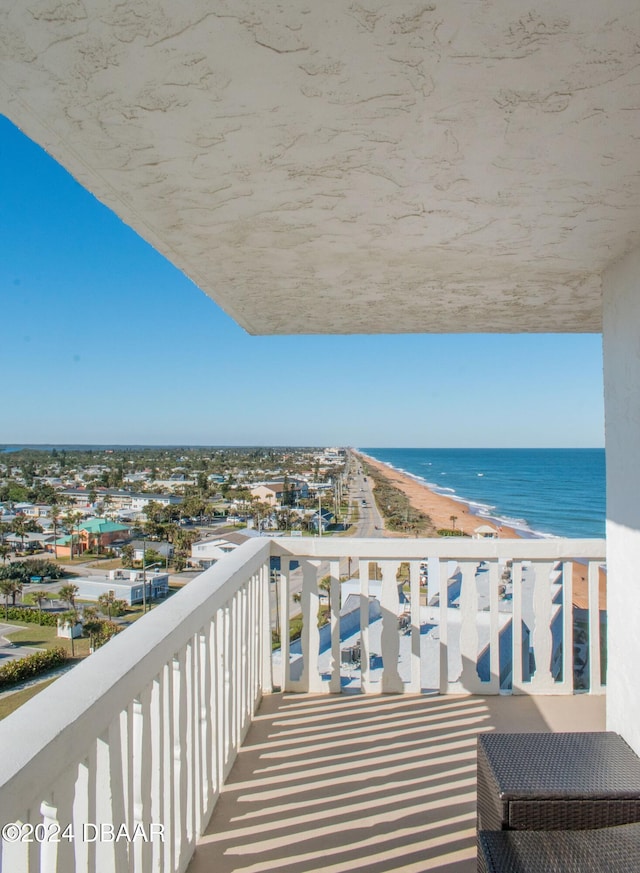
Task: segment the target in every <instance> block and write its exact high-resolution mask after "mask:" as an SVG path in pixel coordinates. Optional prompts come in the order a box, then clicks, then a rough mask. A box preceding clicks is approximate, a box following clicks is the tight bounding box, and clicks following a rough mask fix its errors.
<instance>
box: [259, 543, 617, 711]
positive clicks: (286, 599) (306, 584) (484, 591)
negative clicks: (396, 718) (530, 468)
mask: <svg viewBox="0 0 640 873" xmlns="http://www.w3.org/2000/svg"><path fill="white" fill-rule="evenodd" d="M273 551H274V554H276V555H279V556H280V561H281V568H280V569H281V573H280V581H279V603H280V604H281V608H280V610H279V612H280V614H281V615H280V619H281V621H280V624H281V634H282V659H281V666H280V671H279V676H278V684H281V685H282V687H283V688H284V689H285V690H287V691H311V692H315V693H320V692H337V691H340V689H341V686H344V685H348V686H351V687H354V686H355V687H359V690H360V691H362V692H364V693H375V692H383V693H384V692H387V693H389V692H390V693H402V692H405V691H408V692H412V693H416V692H420V691H421V690H423V689H425V688H426V689H429V690H436V691H439V692H440V693H442V694H447V693H451V692H467V693H474V694H498V693H505V692H507V693H508V692H511V693H516V694H573V693H574V691H575V690H589V691H590V692H591V693H593V694H600V693H602V692H603V690H604V681H603V674H604V664H603V662H602V654H603V653H604V651H605V648H606V646H605V638H604V637H605V628H606V615H605V613H604V611H601V610H600V609H599V606H598V604H599V587H600V576H601V573H602V570H601V567H602V564H603V563H604V553H605V543H604V540H563V539H546V540H470V539H462V538H459V537H455V538H440V539H434V540H419V539H414V540H409V539H402V540H400V539H370V540H348V539H341V538H338V537H325V538H321V537H315V538H308V539H300V538H288V539H278V540H276V541H274V545H273ZM576 562H579V563H576ZM292 564H293V565H294V566H297V565H299V566H297V569H296V571H295V572H296V573H297V575H298V579H297V583H296V584H297V587H299V595H300V604H301V608H302V613H303V619H304V621H303V632H302V637H301V640H300V642H298V643H295V644H294V643H291V642H290V641H289V639H288V634H287V632H286V629H287V627H288V619H289V609H290V605H291V591H292V586H293V584H294V579H293V576H294V574H293V573H292V571H291V566H292ZM403 564H404V565H405V570H406V565H408V570H409V581H408V583H405V585H404V586H401V585H399V583H398V571H399V570H400V568H401V565H403ZM574 567H575V568H578V567H579V569H580V572H579V573H578V574H577V575H578V577H579V578H580V585H581V587H582V578H584V589H585V590H584V592H580V594H581V599H584V598H585V597H586V598H587V601H588V608H578V607H576V606H574ZM349 569H351V573H353V571H355V570H357V575H358V577H359V593H358V596H359V601H360V602H359V615H358V616H354V614H353V612H351V613H347V614H345V608H343V609H342V610H341V585H340V582H339V579H340V578H344V574H345V572H347V574H348V575H351V573H349ZM405 575H406V574H405ZM327 576H329V577H330V583H329V585H328V586H327V587H328V589H329V590H328V592H327V597H328V604H329V609H330V625H329V627H327V628H325V629H324V630H321V629H319V628H318V626H317V622H316V621H315V620H314V617H315V616H316V614H317V612H318V608H319V606H320V600H321V597H322V593H321V589H320V588H319V584H318V583H319V581H320V580H321V579H322V578H325V579H326V577H327ZM401 578H402V577H401ZM372 579H377V580H380V581H377V582H373V581H371V580H372ZM374 585H375V589H376V593H377V595H378V596H377V598H376V599H377V601H378V603H376V604H375V608H373V604H372V601H371V598H370V594H371V592H372V589H373V588H374ZM401 588H404V589H406V593H404V592H403V599H404V600H405V603H404V606H403V605H402V604H401V603H400V589H401ZM378 604H379V605H378ZM569 604H571V608H565V607H566V605H569ZM352 605H353V604H352ZM403 610H404V615H403ZM341 611H342V622H341V619H340V613H341ZM399 617H400V622H399ZM341 623H346V624H347V625H348V627H347V629H346V632H345V631H344V630H342V629H341ZM399 624H400V627H399ZM346 636H348V639H347V642H348V641H349V640H350V642H351V645H350V646H348V649H349V650H351V651H353V650H356V651H357V653H358V656H357V666H358V669H357V670H355V671H354V670H353V669H349V668H348V669H347V670H346V671H345V669H344V668H343V669H341V662H344V660H345V659H344V654H343V653H344V649H345V637H346ZM345 672H346V674H347V675H346V676H345ZM354 679H355V681H354Z"/></svg>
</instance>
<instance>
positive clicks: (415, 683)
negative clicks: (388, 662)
mask: <svg viewBox="0 0 640 873" xmlns="http://www.w3.org/2000/svg"><path fill="white" fill-rule="evenodd" d="M409 588H410V590H409V597H410V606H411V681H410V683H409V687H408V690H409V691H410V692H411V693H412V694H419V693H420V688H421V684H422V680H421V662H420V561H411V562H410V563H409Z"/></svg>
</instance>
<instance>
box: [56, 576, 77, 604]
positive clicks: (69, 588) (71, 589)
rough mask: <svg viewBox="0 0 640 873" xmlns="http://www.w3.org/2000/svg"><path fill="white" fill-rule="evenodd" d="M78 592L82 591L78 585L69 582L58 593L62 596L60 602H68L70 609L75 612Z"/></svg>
mask: <svg viewBox="0 0 640 873" xmlns="http://www.w3.org/2000/svg"><path fill="white" fill-rule="evenodd" d="M78 591H80V589H79V588H78V586H77V585H74V584H73V583H72V582H68V583H67V584H66V585H63V586H62V588H61V589H60V591H59V592H58V593H59V594H60V600H66V602H67V603H68V604H69V607H70V608H71V609H72V610H75V608H76V596H77V594H78Z"/></svg>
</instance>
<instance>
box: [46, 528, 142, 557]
mask: <svg viewBox="0 0 640 873" xmlns="http://www.w3.org/2000/svg"><path fill="white" fill-rule="evenodd" d="M130 530H131V528H130V526H129V525H126V524H118V523H117V522H115V521H109V520H108V519H106V518H90V519H89V520H88V521H83V522H79V524H78V527H77V528H75V527H74V529H73V531H71V532H70V533H69V534H66V535H65V536H63V537H60V539H58V540H56V542H55V546H56V548H57V554H58V557H59V558H65V557H68V556H70V555H71V546H72V538H73V554H74V555H81V554H82V553H83V552H86V551H88V550H91V551H95V550H105V549H109V548H110V547H111V546H112V545H113V544H114V543H118V542H121V541H122V540H124V539H125V538H126V537H127V535H128V534H129V532H130ZM52 550H53V548H52Z"/></svg>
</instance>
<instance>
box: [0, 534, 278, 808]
mask: <svg viewBox="0 0 640 873" xmlns="http://www.w3.org/2000/svg"><path fill="white" fill-rule="evenodd" d="M270 549H271V545H270V541H269V540H267V539H258V538H255V539H252V540H249V541H248V542H246V543H244V544H243V545H242V546H240V547H239V548H238V549H236V550H235V551H234V552H231V553H229V554H228V555H226V556H225V558H224V560H223V561H221V562H219V563H218V564H215V565H214V566H213V567H211V568H210V569H208V570H205V571H204V572H203V573H202V574H201V575H200V576H198V577H196V578H195V579H194V580H193V581H191V582H190V583H189V585H188V586H186V587H185V588H184V589H183V590H182V591H181V592H180V594H179V596H176V597H172V598H170V599H169V600H167V601H165V602H164V603H162V604H160V605H159V606H157V607H156V608H155V609H153V610H152V611H151V612H149V613H147V615H145V616H143V617H142V618H141V619H139V620H138V621H137V622H136V623H135V626H134V627H133V628H129V629H127V631H126V632H123V633H121V634H119V635H118V636H116V637H114V638H113V639H112V640H110V642H109V643H108V645H106V646H104V647H103V648H101V649H98V651H96V652H94V654H92V655H91V657H90V658H87V659H86V660H85V661H83V662H82V663H80V664H78V665H77V666H76V667H74V669H73V670H71V671H70V672H69V673H67V674H65V675H63V676H61V677H60V678H59V679H58V680H57V681H56V682H55V683H54V684H53V685H51V686H49V687H48V688H45V689H44V690H43V691H41V692H40V693H39V694H38V695H37V696H36V697H35V698H33V699H32V700H30V701H27V703H25V704H24V705H23V706H21V707H20V708H19V709H18V710H17V711H16V712H14V713H13V714H12V716H11V718H10V719H5V720H4V721H2V722H0V748H2V749H4V750H5V751H4V754H3V755H2V756H1V757H0V787H1V789H2V790H1V792H0V820H1V821H2V822H9V821H12V820H13V819H14V818H15V816H16V798H20V799H21V801H23V800H24V799H25V798H34V800H35V798H37V797H38V796H39V795H40V793H41V790H42V786H43V785H50V784H53V783H54V782H55V781H56V780H57V779H58V778H59V777H60V775H61V774H62V773H64V772H65V770H66V769H67V768H69V767H72V766H75V765H77V763H78V750H79V749H82V748H83V747H85V746H86V743H87V739H88V738H90V737H98V736H101V735H102V734H103V733H104V732H105V731H106V730H107V729H108V727H109V724H110V723H111V721H112V720H113V717H114V713H118V712H120V711H122V710H123V709H125V708H126V707H127V706H128V704H129V703H130V701H131V700H132V699H133V698H135V697H136V695H137V694H139V693H140V691H141V689H143V688H144V687H145V686H147V685H148V684H149V683H151V682H152V681H153V679H154V677H156V676H157V674H158V665H159V664H165V663H166V662H167V660H169V659H170V658H171V655H172V653H174V652H177V651H178V650H180V649H181V648H182V647H183V646H185V645H186V644H187V642H188V641H189V639H190V638H192V637H193V635H194V634H196V633H198V632H199V630H200V629H201V628H202V627H203V626H204V625H205V624H206V622H207V620H208V619H209V618H210V616H212V615H213V614H215V612H216V611H217V610H218V609H220V608H221V607H223V606H224V605H225V604H226V602H227V601H228V599H229V597H230V596H231V595H232V594H233V592H234V591H235V590H236V589H237V588H238V586H239V585H241V584H242V583H243V582H244V581H245V580H246V579H247V576H249V575H251V574H252V573H257V572H258V570H259V569H260V567H261V566H263V565H264V563H265V562H268V560H269V555H270ZM45 713H46V715H44V714H45ZM16 738H19V739H20V742H19V743H17V742H16Z"/></svg>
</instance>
